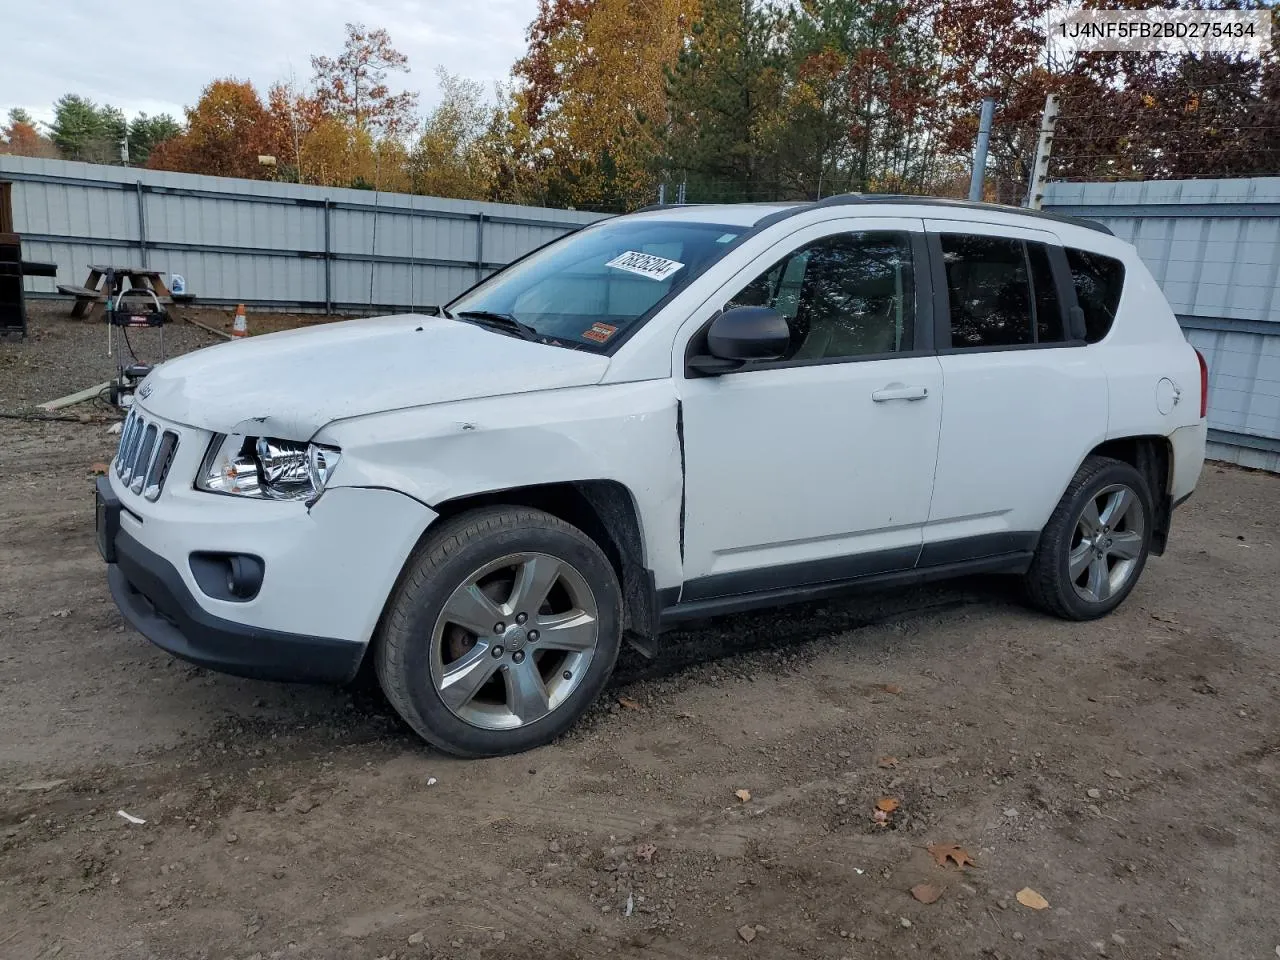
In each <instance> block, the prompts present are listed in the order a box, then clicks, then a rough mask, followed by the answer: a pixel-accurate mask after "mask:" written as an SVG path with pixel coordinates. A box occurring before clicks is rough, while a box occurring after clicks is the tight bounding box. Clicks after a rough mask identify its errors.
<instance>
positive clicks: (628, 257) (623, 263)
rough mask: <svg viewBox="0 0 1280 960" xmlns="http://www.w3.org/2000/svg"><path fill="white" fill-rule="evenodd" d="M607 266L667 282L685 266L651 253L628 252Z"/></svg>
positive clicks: (619, 255) (615, 258)
mask: <svg viewBox="0 0 1280 960" xmlns="http://www.w3.org/2000/svg"><path fill="white" fill-rule="evenodd" d="M605 266H606V267H615V268H617V269H618V270H625V271H627V273H636V274H639V275H640V276H642V277H648V278H649V279H650V280H665V279H667V277H669V276H671V275H672V274H673V273H675V272H676V271H677V270H679V269H680V268H681V267H683V266H684V264H683V263H680V262H679V261H678V260H668V259H667V258H666V257H655V256H654V255H653V254H651V253H637V252H636V251H634V250H628V251H627V252H626V253H621V254H618V256H616V257H614V258H613V259H612V260H610V261H609V262H608V263H606V264H605Z"/></svg>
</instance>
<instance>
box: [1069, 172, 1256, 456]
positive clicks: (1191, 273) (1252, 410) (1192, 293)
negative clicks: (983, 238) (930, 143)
mask: <svg viewBox="0 0 1280 960" xmlns="http://www.w3.org/2000/svg"><path fill="white" fill-rule="evenodd" d="M1044 204H1045V209H1048V210H1053V211H1055V212H1057V213H1067V214H1071V215H1073V216H1080V217H1089V218H1091V219H1094V220H1099V221H1101V222H1103V223H1105V224H1106V225H1107V226H1108V227H1110V228H1111V230H1112V231H1113V232H1114V233H1115V234H1116V236H1118V237H1121V238H1123V239H1125V240H1128V241H1129V242H1130V243H1132V244H1134V246H1136V247H1137V249H1138V253H1139V254H1140V255H1141V256H1142V259H1143V260H1144V261H1145V262H1146V264H1147V266H1148V267H1149V268H1150V270H1151V272H1152V274H1154V275H1155V278H1156V280H1157V282H1159V284H1160V286H1161V289H1163V290H1164V293H1165V296H1166V297H1168V298H1169V303H1170V304H1171V305H1172V306H1173V310H1174V312H1175V313H1176V314H1177V315H1178V321H1179V322H1180V323H1181V324H1182V328H1183V330H1184V331H1185V332H1186V335H1187V339H1188V340H1189V341H1190V342H1191V343H1192V344H1193V345H1194V346H1195V347H1196V349H1198V350H1199V351H1200V352H1201V353H1203V354H1204V356H1205V360H1206V361H1207V362H1208V364H1209V427H1210V431H1209V439H1210V450H1209V454H1210V456H1211V457H1213V458H1214V459H1217V460H1227V461H1230V462H1232V463H1239V464H1241V465H1242V466H1248V467H1257V468H1260V469H1263V470H1270V471H1272V472H1277V473H1280V177H1258V178H1249V179H1239V180H1168V181H1147V182H1142V183H1053V184H1050V185H1049V188H1048V190H1047V191H1046V193H1045V201H1044Z"/></svg>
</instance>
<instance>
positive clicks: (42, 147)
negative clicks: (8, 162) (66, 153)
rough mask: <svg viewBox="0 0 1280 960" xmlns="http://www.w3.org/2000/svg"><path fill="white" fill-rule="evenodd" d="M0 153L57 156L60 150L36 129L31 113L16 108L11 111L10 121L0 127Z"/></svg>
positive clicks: (20, 155)
mask: <svg viewBox="0 0 1280 960" xmlns="http://www.w3.org/2000/svg"><path fill="white" fill-rule="evenodd" d="M0 153H7V154H10V155H11V156H15V157H56V156H57V155H58V150H57V148H56V147H55V146H54V145H53V142H52V141H51V140H50V139H49V138H48V137H46V136H44V135H43V134H41V133H40V131H39V130H37V129H36V122H35V120H33V119H32V117H31V114H29V113H27V111H25V110H23V109H21V108H14V109H13V110H10V111H9V122H8V123H7V124H5V125H4V126H3V127H0Z"/></svg>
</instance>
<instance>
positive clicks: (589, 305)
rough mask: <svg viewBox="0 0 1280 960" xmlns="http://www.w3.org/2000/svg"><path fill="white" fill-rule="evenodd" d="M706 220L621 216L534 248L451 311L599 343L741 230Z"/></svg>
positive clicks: (615, 335) (641, 315) (592, 345)
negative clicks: (503, 317) (485, 314)
mask: <svg viewBox="0 0 1280 960" xmlns="http://www.w3.org/2000/svg"><path fill="white" fill-rule="evenodd" d="M743 229H745V228H743V227H726V226H718V225H716V224H709V223H690V222H687V221H675V220H673V221H663V220H650V219H648V218H644V219H637V220H631V219H626V218H623V219H620V220H617V221H612V222H608V223H604V224H601V225H599V226H593V227H588V228H587V229H585V230H581V231H579V232H577V233H574V234H571V235H570V236H568V237H565V238H564V239H563V240H559V241H557V242H556V243H553V244H551V245H550V246H548V247H545V248H544V249H542V250H539V251H538V252H537V253H534V254H532V255H531V256H529V257H527V258H525V259H524V260H521V261H519V262H517V263H515V264H513V265H512V266H510V267H508V268H507V269H505V270H503V271H501V272H500V273H497V274H495V275H494V276H493V277H491V278H490V279H489V280H488V281H486V282H485V283H483V284H481V285H480V286H479V287H476V288H475V289H474V290H472V291H471V292H470V293H465V294H463V295H462V296H461V297H459V298H458V299H457V300H455V301H454V302H453V303H450V304H449V307H448V309H449V312H450V313H452V314H454V315H455V316H456V315H458V314H461V313H464V312H466V311H469V310H472V311H475V310H484V311H491V312H494V313H503V314H508V315H510V316H512V317H515V318H516V319H517V320H519V321H520V322H521V323H525V324H528V325H529V326H531V327H533V328H534V329H535V330H536V331H537V333H538V334H540V335H542V336H543V337H545V338H548V339H550V340H551V341H552V342H557V341H558V342H566V341H567V343H568V344H569V345H570V346H575V347H577V346H581V347H584V348H586V349H591V350H595V349H603V348H605V347H606V346H608V345H609V344H610V343H611V342H612V341H616V340H618V339H620V336H619V334H620V333H621V332H622V331H624V330H626V329H627V328H628V327H630V326H633V325H634V324H636V323H638V322H642V321H643V320H644V319H646V318H647V315H648V313H649V311H650V310H652V309H653V308H654V307H655V306H657V304H658V303H659V302H660V301H661V300H662V298H663V297H665V296H666V295H667V294H668V293H670V292H671V291H672V290H673V289H675V288H676V287H680V286H683V285H684V284H686V283H688V282H689V281H690V280H691V279H692V278H693V277H696V276H697V275H698V274H699V273H701V272H702V271H703V270H704V269H706V267H707V266H708V264H710V263H712V262H713V261H714V260H715V259H716V258H717V257H718V256H719V255H720V254H721V253H722V252H723V251H724V250H725V248H726V247H727V246H728V245H729V244H730V243H732V242H733V241H734V240H735V239H736V238H737V236H738V234H740V233H741V232H742V231H743Z"/></svg>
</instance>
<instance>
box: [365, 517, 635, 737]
mask: <svg viewBox="0 0 1280 960" xmlns="http://www.w3.org/2000/svg"><path fill="white" fill-rule="evenodd" d="M535 606H536V608H535ZM525 608H528V609H525ZM522 618H523V619H522ZM491 621H492V623H491ZM517 621H518V622H517ZM621 638H622V592H621V590H620V589H619V586H618V578H617V575H616V574H615V573H614V569H613V566H612V565H611V564H610V563H609V559H608V558H607V557H606V556H605V554H604V552H603V551H602V550H601V549H600V547H599V546H598V545H597V544H596V543H595V541H593V540H592V539H591V538H590V537H588V536H587V535H586V534H585V533H583V532H582V531H581V530H579V529H577V528H576V527H574V526H571V525H570V524H568V523H565V522H564V521H563V520H561V519H559V518H558V517H555V516H552V515H551V514H549V513H544V512H542V511H541V510H533V509H530V508H527V507H489V508H483V509H479V510H473V511H468V512H467V513H463V514H460V515H459V516H457V517H454V518H452V519H450V520H448V521H445V522H444V523H443V524H442V525H441V526H440V529H439V530H437V531H435V532H433V533H432V534H431V535H430V536H429V537H428V538H427V540H426V541H425V542H424V543H423V544H422V545H421V546H420V547H419V548H418V549H417V550H416V551H415V552H414V554H413V556H412V557H410V559H409V561H408V563H407V564H406V565H405V570H404V573H403V574H402V575H401V578H400V582H399V584H398V585H397V587H396V590H395V593H394V594H393V596H392V598H391V602H390V604H389V606H388V609H387V615H386V616H385V617H384V620H383V626H382V628H381V630H380V632H379V636H378V638H377V641H376V648H375V652H374V656H375V661H374V663H375V667H376V670H377V674H378V682H379V684H380V685H381V687H382V690H383V693H384V694H385V695H386V697H387V699H388V700H389V701H390V702H391V705H392V707H394V708H395V711H396V712H397V713H398V714H400V716H401V717H402V718H403V719H404V721H405V722H406V723H408V724H409V726H410V727H412V728H413V729H414V731H415V732H416V733H417V734H418V735H419V736H421V737H422V738H423V739H424V740H426V741H427V742H428V743H430V744H431V745H432V746H434V747H437V748H438V749H440V750H443V751H445V752H447V753H452V754H455V755H457V756H462V757H492V756H499V755H502V754H509V753H519V752H520V751H523V750H529V749H532V748H533V747H539V746H542V745H543V744H546V743H549V742H550V741H552V740H554V739H555V738H556V737H558V736H560V735H561V734H562V733H564V732H565V731H566V730H567V729H569V727H570V726H572V725H573V723H574V721H576V720H577V719H578V718H579V717H580V716H581V715H582V713H583V712H584V711H585V710H586V709H587V707H588V706H590V705H591V702H592V701H593V700H595V698H596V697H597V696H598V695H599V693H600V691H601V689H603V687H604V685H605V683H606V682H607V681H608V679H609V675H610V674H611V673H612V672H613V665H614V662H615V661H616V660H617V657H618V649H619V647H620V645H621Z"/></svg>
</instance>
